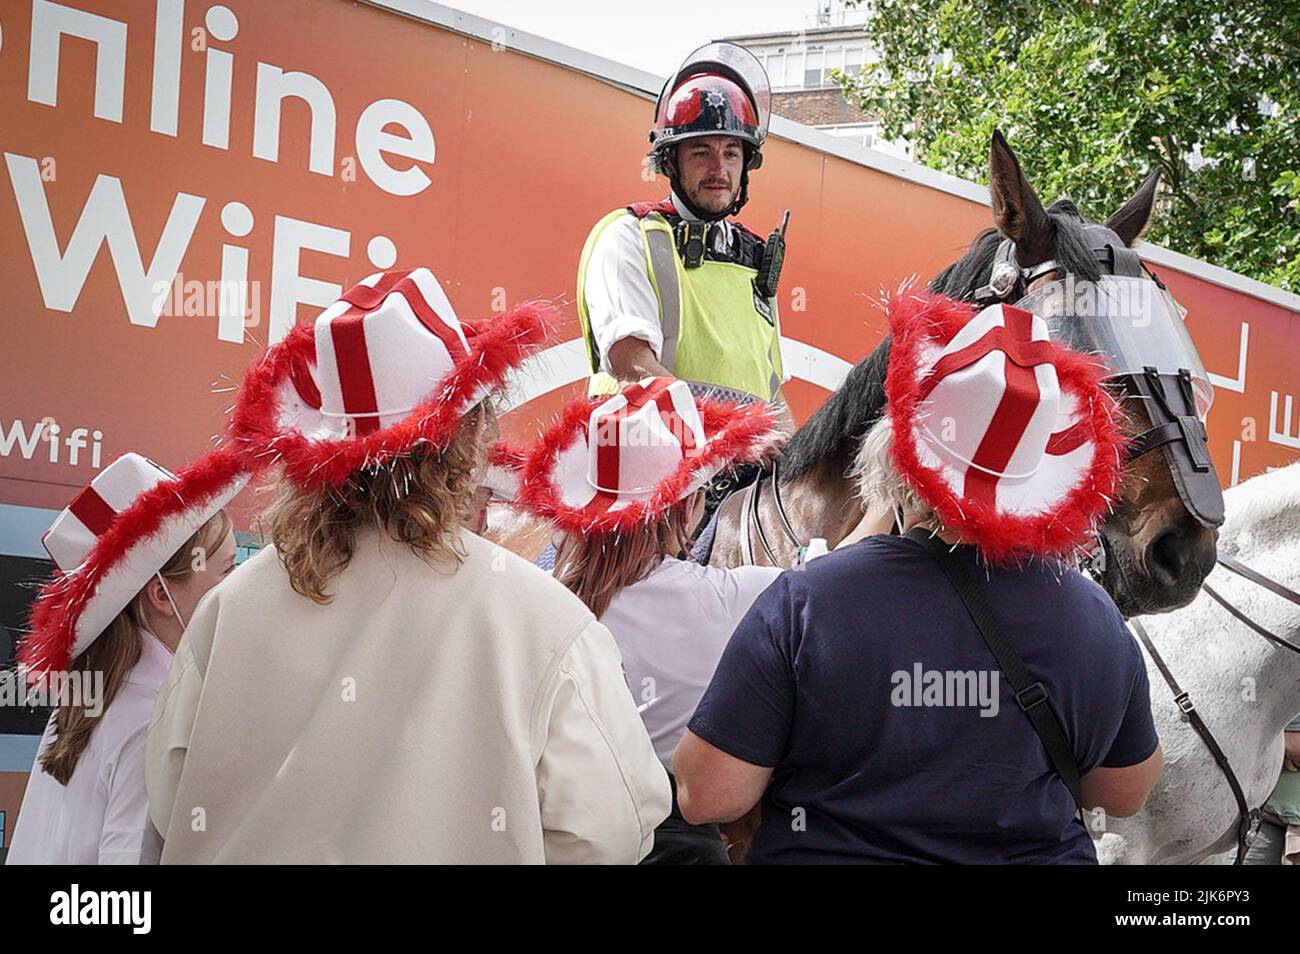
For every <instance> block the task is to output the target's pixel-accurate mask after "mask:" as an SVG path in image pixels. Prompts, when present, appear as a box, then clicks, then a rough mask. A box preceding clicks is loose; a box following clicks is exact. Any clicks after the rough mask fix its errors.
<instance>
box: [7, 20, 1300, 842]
mask: <svg viewBox="0 0 1300 954" xmlns="http://www.w3.org/2000/svg"><path fill="white" fill-rule="evenodd" d="M683 52H685V50H683ZM657 88H658V81H657V80H656V79H655V78H654V77H649V76H646V75H645V74H641V73H638V72H637V71H634V70H630V69H627V68H625V67H620V66H618V64H613V63H610V62H608V61H605V60H601V59H600V58H599V57H597V56H595V55H593V54H590V53H584V52H581V51H577V50H571V49H567V48H564V47H561V46H558V45H557V44H554V43H550V42H549V41H544V40H540V39H537V38H534V37H528V36H526V35H523V34H519V33H516V32H515V31H512V30H510V29H509V28H507V27H503V26H501V25H498V24H491V23H488V22H487V21H483V20H479V19H476V18H473V17H466V16H463V15H460V14H457V13H456V12H455V11H452V10H449V9H447V8H445V7H439V6H437V5H435V4H431V3H423V2H421V3H416V2H412V0H391V2H389V3H375V4H367V3H356V2H351V0H277V2H275V3H267V2H263V0H223V2H221V3H207V2H199V0H65V2H54V0H22V2H20V0H6V3H5V4H4V6H3V8H0V139H2V145H3V152H4V169H3V170H2V171H0V179H2V180H3V183H2V184H0V226H2V227H0V262H3V266H2V267H3V270H4V277H5V285H6V287H7V288H8V289H9V291H8V293H7V295H8V298H7V302H6V307H5V309H4V317H3V323H4V324H3V328H4V337H3V341H4V352H3V359H2V360H3V378H2V379H0V591H2V592H3V594H4V597H3V599H4V602H3V604H2V605H0V608H2V610H3V624H4V629H5V633H6V634H7V636H6V641H7V644H4V643H0V661H3V659H4V658H7V657H8V655H9V652H10V651H11V650H12V643H13V640H14V638H15V637H16V636H17V634H18V633H19V632H20V631H21V628H22V625H23V612H24V609H25V606H26V601H27V600H28V599H29V598H30V590H29V589H25V588H23V587H22V586H21V585H20V584H21V583H22V582H24V581H27V580H30V579H32V578H34V577H39V576H40V575H41V574H42V573H43V572H45V571H46V569H47V566H48V565H47V564H45V563H43V562H42V561H41V557H42V556H43V553H42V551H41V549H40V545H39V536H40V533H41V532H42V531H43V530H44V529H45V527H46V526H48V524H49V522H50V520H51V519H52V517H53V515H54V512H55V511H56V510H57V509H58V508H61V507H62V506H64V505H65V504H66V503H67V502H68V501H69V499H70V498H71V497H72V495H73V494H74V493H75V492H76V491H77V490H78V489H79V488H80V487H82V486H84V485H85V483H86V482H87V481H88V480H89V479H90V477H91V476H92V475H93V474H94V473H95V471H96V470H97V469H98V468H99V467H101V466H103V465H104V464H107V463H108V462H109V461H111V460H113V459H114V458H116V457H117V456H118V455H120V454H122V453H124V452H125V451H128V450H134V451H138V452H140V453H142V454H145V455H147V456H149V457H151V458H153V459H154V460H157V461H158V462H160V463H162V464H164V465H165V466H171V467H175V466H179V465H180V464H182V463H183V462H184V461H186V460H187V459H189V458H190V457H192V456H194V455H196V454H197V453H199V452H201V451H203V450H205V449H206V448H208V447H209V446H211V445H212V444H213V442H214V441H216V440H217V439H218V435H219V434H220V433H221V430H222V427H223V423H224V416H225V411H226V408H227V407H228V406H229V405H230V403H231V391H232V389H233V388H234V387H235V385H236V383H237V381H238V380H239V377H240V375H241V373H242V370H243V369H244V367H245V366H246V365H247V364H248V363H249V361H250V360H251V359H252V358H253V356H254V355H255V354H256V353H257V352H258V349H259V348H260V347H261V346H263V345H265V344H266V343H268V342H271V341H275V340H278V339H280V338H281V337H283V335H284V334H285V333H286V331H287V329H289V328H290V327H292V326H293V324H294V323H295V322H299V321H303V320H307V319H308V318H310V317H311V316H312V315H313V314H314V313H315V312H316V311H318V310H320V309H321V308H322V307H323V306H324V305H326V304H328V303H330V302H331V301H332V300H333V299H334V298H335V297H336V296H337V295H338V294H339V292H340V291H342V290H343V289H344V288H346V287H347V286H349V285H350V284H352V283H354V282H355V281H357V280H358V279H360V278H362V277H364V276H366V275H368V274H370V273H372V272H374V271H376V270H379V269H383V268H388V267H390V266H398V267H410V266H414V265H421V264H423V265H428V266H429V267H430V268H431V269H432V270H433V272H434V274H435V275H437V276H438V278H439V279H440V281H441V282H442V283H443V285H444V287H445V289H446V291H447V294H448V296H449V298H450V300H451V301H452V303H453V305H454V307H455V308H456V310H457V312H458V313H459V314H460V316H461V317H463V318H479V317H484V316H488V315H490V314H492V313H494V312H499V311H502V310H504V309H505V308H506V307H508V306H510V305H511V304H514V303H517V302H519V301H522V300H525V299H545V300H549V301H551V302H553V303H555V304H556V305H557V306H558V308H559V310H560V313H561V315H562V316H563V322H562V323H561V326H560V333H559V335H558V336H557V338H556V341H555V343H554V346H553V347H552V348H550V349H548V350H547V351H546V352H545V353H544V354H542V355H541V356H539V357H538V358H536V359H534V361H533V363H532V364H531V365H530V367H529V368H528V369H527V371H526V373H525V374H524V375H522V376H521V379H520V381H519V382H518V387H517V393H516V395H515V399H516V403H517V404H518V406H519V407H518V410H517V411H516V412H515V413H514V415H513V416H512V419H511V421H510V424H509V426H510V428H511V429H512V430H513V431H515V432H516V433H523V432H526V431H528V430H529V429H530V428H532V427H533V426H535V424H536V422H537V421H539V420H540V419H542V418H544V417H546V416H548V415H549V414H550V413H552V412H553V411H554V409H555V408H556V407H557V406H558V404H559V402H560V401H561V400H563V399H564V398H566V397H567V396H569V395H570V394H572V393H573V392H574V390H575V389H576V388H578V387H579V386H580V384H579V382H580V381H581V380H582V379H583V378H584V377H585V373H586V369H585V364H584V361H585V358H584V352H583V349H582V347H581V345H580V343H578V342H577V341H576V338H577V334H578V327H577V317H576V313H575V310H574V308H573V306H572V301H573V296H574V279H575V273H576V268H577V261H578V255H579V252H580V250H581V248H582V244H583V241H584V239H585V238H586V235H587V233H588V231H589V230H590V228H591V227H592V225H593V224H594V223H595V222H596V221H597V220H598V218H599V217H601V216H602V215H603V214H605V213H606V212H608V211H609V210H611V209H614V208H617V207H619V206H622V205H626V204H628V203H629V202H633V201H638V200H645V199H654V198H659V197H661V196H662V194H663V193H664V191H665V186H664V184H663V182H662V181H656V180H655V179H654V178H653V177H652V176H650V175H649V174H648V173H647V172H646V165H645V162H644V156H645V150H646V129H647V125H648V123H649V120H650V112H651V104H650V102H649V100H648V99H647V97H648V96H649V95H652V94H653V92H655V91H657ZM773 133H774V136H773V139H772V141H771V142H770V145H769V146H768V148H767V149H766V150H765V153H766V161H765V163H764V165H763V168H762V169H761V170H760V171H759V172H757V173H756V174H755V176H754V179H753V182H752V187H751V194H752V199H751V202H750V204H749V206H748V207H747V208H746V210H745V214H744V216H743V218H744V220H745V222H746V223H747V224H748V225H750V226H751V227H752V228H753V229H754V230H756V231H759V232H761V233H764V234H765V233H766V232H767V231H768V230H770V229H771V228H772V227H773V226H774V225H775V224H776V223H777V222H778V221H779V219H780V215H781V213H782V212H783V211H784V210H785V209H790V210H791V213H792V214H791V224H790V230H789V243H790V245H789V252H788V255H787V260H786V267H785V272H784V275H783V280H782V286H783V287H782V291H781V295H782V299H781V309H782V331H783V335H784V339H785V341H784V345H785V352H786V366H787V369H788V370H790V371H792V372H793V374H794V376H795V380H794V381H793V382H791V384H790V385H788V386H787V393H788V395H789V397H790V399H791V402H792V404H793V406H794V410H795V412H796V417H797V418H799V419H802V418H804V417H806V416H807V415H808V414H809V413H810V412H811V411H812V410H813V409H814V408H815V407H816V406H817V405H818V403H819V402H820V401H822V400H823V399H824V398H825V397H826V395H827V393H828V389H830V388H833V387H834V386H835V385H836V384H837V383H838V381H839V380H840V379H841V377H842V376H843V374H844V372H845V371H846V370H847V368H848V367H849V366H850V364H851V363H852V362H854V361H856V360H858V359H859V358H861V357H862V356H863V355H865V354H866V353H868V352H869V351H870V350H871V349H872V348H873V347H874V346H875V344H876V343H877V342H878V340H879V339H880V336H881V335H882V333H883V322H882V319H881V316H880V314H879V313H878V311H877V310H876V309H875V307H874V306H873V304H872V301H873V300H874V299H875V298H877V297H878V296H879V294H880V293H881V292H882V291H883V290H888V289H893V288H896V287H898V285H899V284H900V283H901V282H903V281H905V280H907V279H909V278H910V277H912V276H917V277H919V278H920V279H921V280H922V281H924V280H925V279H927V278H929V277H930V276H931V275H933V274H934V273H935V272H937V271H938V270H939V269H940V268H941V267H942V266H944V265H945V264H947V263H948V262H950V261H952V260H953V259H955V258H957V257H958V256H959V255H960V254H961V253H962V252H963V251H964V249H965V247H966V245H967V244H968V243H969V241H970V240H971V239H972V238H973V237H974V235H975V234H976V233H977V232H978V231H979V230H980V229H982V228H985V227H987V226H988V225H989V224H990V215H989V209H988V206H987V204H986V196H985V194H984V191H983V190H982V189H981V188H979V187H977V186H975V185H973V184H970V183H964V182H959V181H957V180H953V179H949V178H947V177H944V176H941V175H939V174H937V173H934V172H932V171H930V170H927V169H922V168H920V167H916V166H913V165H910V164H908V163H906V162H903V161H901V160H896V159H891V158H889V157H885V156H882V155H880V154H878V153H873V152H870V151H868V150H866V149H863V148H861V147H858V146H856V145H853V144H850V143H847V142H841V141H837V140H834V139H832V138H831V137H829V136H826V135H824V134H821V133H818V132H816V131H814V130H810V129H807V128H805V127H801V126H798V125H796V124H793V123H790V122H785V121H782V120H779V119H778V120H775V121H774V124H773ZM1029 172H1030V174H1031V176H1032V170H1029ZM1134 185H1135V186H1136V182H1135V183H1134ZM1087 211H1089V212H1090V213H1091V214H1092V215H1093V216H1094V217H1098V218H1103V217H1104V216H1105V215H1106V214H1108V213H1109V212H1110V211H1112V210H1109V209H1093V210H1087ZM1143 252H1144V255H1145V256H1146V257H1147V258H1148V260H1149V261H1150V262H1151V263H1152V264H1153V265H1154V267H1155V268H1156V269H1157V271H1158V272H1159V273H1160V275H1161V277H1162V278H1164V279H1165V280H1166V281H1167V282H1168V284H1169V285H1170V287H1171V288H1172V290H1173V292H1174V293H1175V295H1176V296H1177V297H1178V298H1179V300H1180V301H1181V302H1182V303H1183V304H1184V305H1185V306H1186V307H1187V308H1188V309H1189V313H1188V316H1187V323H1188V326H1189V327H1190V329H1191V332H1192V335H1193V337H1194V339H1195V340H1196V342H1197V344H1198V346H1199V348H1200V351H1201V353H1202V356H1203V358H1204V361H1205V364H1206V366H1207V367H1208V368H1209V370H1210V371H1211V372H1212V373H1213V374H1214V376H1215V383H1216V385H1217V386H1218V393H1217V399H1216V402H1215V404H1214V407H1213V409H1212V411H1211V413H1210V419H1209V430H1210V435H1211V448H1212V451H1213V454H1214V457H1215V461H1216V464H1217V466H1218V468H1219V473H1220V475H1221V476H1222V477H1223V478H1224V480H1225V482H1236V481H1237V480H1239V479H1245V478H1246V477H1248V476H1249V475H1251V474H1253V473H1256V472H1259V471H1261V470H1263V469H1264V468H1266V467H1270V466H1278V465H1281V464H1285V463H1287V462H1289V461H1291V460H1293V459H1295V458H1296V457H1297V455H1300V297H1297V296H1293V295H1288V294H1286V293H1283V292H1280V291H1277V290H1276V289H1269V288H1267V287H1266V286H1263V285H1260V284H1259V283H1256V282H1252V281H1250V280H1248V279H1244V278H1242V277H1241V276H1236V275H1233V274H1232V273H1230V272H1226V271H1223V270H1221V269H1216V268H1212V267H1210V266H1206V265H1204V264H1203V263H1200V262H1196V261H1194V260H1191V259H1187V258H1184V257H1183V256H1180V255H1177V254H1176V253H1173V252H1169V251H1167V250H1163V249H1157V248H1151V247H1147V248H1144V250H1143ZM39 730H40V724H39V720H37V719H36V718H35V717H25V718H24V717H20V716H18V715H14V714H13V713H7V712H6V710H4V709H0V812H7V813H9V818H10V825H9V828H5V825H4V823H3V820H0V845H2V844H4V843H5V840H6V839H7V832H8V831H9V830H11V828H12V813H13V812H14V811H15V810H16V806H17V800H18V799H19V798H20V796H21V790H22V785H23V783H24V780H25V774H24V773H25V771H26V767H27V766H30V763H31V755H32V753H33V752H34V743H33V740H34V737H35V736H34V734H33V733H38V732H39Z"/></svg>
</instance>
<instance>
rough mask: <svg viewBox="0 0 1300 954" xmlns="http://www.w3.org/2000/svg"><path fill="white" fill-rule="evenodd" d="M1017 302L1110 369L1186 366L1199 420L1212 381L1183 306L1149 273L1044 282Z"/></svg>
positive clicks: (1169, 369) (1174, 370)
mask: <svg viewBox="0 0 1300 954" xmlns="http://www.w3.org/2000/svg"><path fill="white" fill-rule="evenodd" d="M1016 307H1018V308H1023V309H1025V310H1026V311H1030V312H1033V313H1034V314H1035V315H1038V316H1039V317H1041V318H1042V319H1043V320H1044V321H1046V322H1047V327H1048V329H1049V331H1050V333H1051V335H1052V337H1053V338H1054V339H1056V340H1057V341H1059V342H1061V343H1062V344H1064V345H1066V346H1068V347H1070V348H1073V349H1074V350H1076V351H1082V352H1084V353H1085V354H1095V355H1099V356H1100V357H1101V358H1103V359H1104V360H1105V361H1106V364H1107V365H1108V366H1109V367H1110V370H1111V373H1112V374H1115V375H1121V374H1141V373H1142V372H1143V370H1144V369H1146V368H1155V369H1156V370H1157V371H1160V372H1162V373H1167V374H1177V373H1178V372H1179V371H1181V370H1184V369H1185V370H1187V371H1188V372H1189V373H1190V375H1191V379H1192V392H1193V394H1194V395H1195V397H1196V412H1197V414H1198V415H1200V418H1201V420H1205V415H1206V414H1207V413H1208V412H1209V410H1210V405H1211V404H1212V403H1213V401H1214V386H1213V385H1212V384H1210V376H1209V375H1208V374H1207V373H1206V371H1205V365H1204V364H1202V363H1201V356H1200V355H1199V354H1198V353H1197V351H1196V345H1195V344H1193V343H1192V336H1191V335H1190V334H1188V332H1187V326H1186V325H1185V324H1184V323H1183V316H1184V315H1185V314H1186V309H1185V308H1183V307H1182V306H1181V305H1179V304H1178V302H1177V301H1175V300H1174V297H1173V296H1172V295H1170V294H1169V292H1168V290H1167V289H1164V288H1161V287H1160V286H1159V285H1157V284H1156V283H1155V282H1154V281H1151V280H1150V279H1148V278H1130V277H1125V276H1119V275H1106V276H1103V277H1102V278H1101V280H1100V281H1096V282H1087V281H1076V280H1074V279H1073V278H1069V279H1067V280H1066V281H1056V282H1049V283H1048V284H1046V285H1043V286H1042V287H1040V288H1037V289H1035V290H1034V291H1032V292H1030V293H1029V294H1028V295H1026V296H1025V297H1024V298H1022V299H1020V301H1018V302H1016Z"/></svg>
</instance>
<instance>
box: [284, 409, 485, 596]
mask: <svg viewBox="0 0 1300 954" xmlns="http://www.w3.org/2000/svg"><path fill="white" fill-rule="evenodd" d="M485 414H489V415H490V414H491V410H490V409H489V408H487V406H486V405H482V404H480V405H478V406H476V407H475V408H474V409H473V410H471V411H470V412H469V413H468V414H466V415H465V418H464V420H463V421H462V422H461V425H460V428H459V429H458V430H457V431H456V433H455V435H454V436H453V437H452V438H451V441H450V442H449V443H448V445H447V447H446V448H445V449H443V450H441V451H439V450H437V449H435V448H432V447H420V448H416V449H414V450H412V451H411V452H410V453H408V454H406V455H404V456H401V457H397V458H394V459H392V460H389V461H386V462H384V463H382V464H378V465H376V466H374V467H368V468H365V469H363V470H358V471H356V472H354V473H353V474H352V475H351V476H349V477H348V479H347V480H345V481H344V482H343V483H342V484H341V485H340V486H338V487H335V488H333V489H326V490H303V489H302V488H300V487H298V486H296V485H295V484H293V483H292V482H291V481H288V480H286V479H284V478H281V480H280V482H279V499H278V500H276V502H275V503H274V504H273V505H272V507H271V509H270V512H269V513H268V520H269V522H270V525H271V540H272V542H273V543H274V544H275V548H276V550H277V551H278V553H279V556H280V563H281V564H282V565H283V566H284V569H285V572H287V573H288V574H289V583H290V585H291V586H292V587H293V588H294V590H295V591H297V592H298V593H300V594H302V595H303V596H305V597H307V598H308V599H310V600H312V601H313V602H316V603H320V604H322V605H323V604H327V603H329V602H330V599H331V597H330V596H329V595H327V594H326V592H325V587H326V584H328V583H329V581H330V579H331V578H333V577H334V576H335V575H336V574H338V573H340V572H342V571H343V570H344V569H346V568H347V565H348V564H349V563H350V562H351V561H352V555H353V553H354V551H355V548H356V538H357V532H358V531H359V530H361V529H363V528H366V527H375V528H377V529H379V530H380V531H381V532H383V533H385V534H387V535H388V536H389V537H391V538H392V539H393V540H396V541H397V542H399V543H404V544H406V545H407V546H409V547H410V548H411V549H412V550H414V551H416V553H418V554H419V555H420V556H422V557H424V558H425V559H427V560H430V561H434V560H439V559H444V560H448V561H450V562H451V563H452V564H453V565H455V566H459V565H460V561H461V558H462V554H461V553H459V552H457V550H456V548H455V544H454V540H453V538H452V537H451V534H454V532H455V529H456V527H457V525H458V524H460V523H461V522H462V521H464V520H466V519H468V518H469V517H470V515H471V514H470V504H471V501H472V499H473V497H474V492H475V491H476V490H477V489H478V471H479V468H480V466H481V465H482V463H483V461H484V460H485V459H486V455H487V449H486V446H485V442H484V440H483V437H482V434H481V432H480V428H479V426H478V425H479V422H480V419H481V418H482V417H483V415H485Z"/></svg>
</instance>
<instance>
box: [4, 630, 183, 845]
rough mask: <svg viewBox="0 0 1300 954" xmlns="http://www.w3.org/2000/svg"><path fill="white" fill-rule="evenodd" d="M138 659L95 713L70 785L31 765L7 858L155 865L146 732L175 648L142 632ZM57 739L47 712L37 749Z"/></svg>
mask: <svg viewBox="0 0 1300 954" xmlns="http://www.w3.org/2000/svg"><path fill="white" fill-rule="evenodd" d="M140 644H141V645H140V658H139V660H137V661H136V664H135V666H134V667H132V669H131V671H130V672H129V673H127V676H126V681H125V682H123V684H122V686H121V688H120V689H118V692H117V698H115V699H114V700H113V703H112V705H110V706H109V707H108V708H107V709H106V710H105V711H104V713H103V715H102V716H100V718H99V725H97V726H96V727H95V731H94V732H92V733H91V735H90V742H89V743H87V745H86V748H85V749H84V750H83V751H82V753H81V758H79V759H78V760H77V767H76V768H75V769H73V771H72V777H71V778H70V779H68V784H67V785H60V784H59V783H58V782H57V781H56V780H55V779H54V777H53V776H52V775H49V774H47V773H46V772H44V771H43V770H42V769H41V766H40V761H39V756H38V760H37V762H36V764H34V765H33V766H32V774H31V776H30V778H29V779H28V782H27V792H26V794H25V795H24V796H23V801H22V806H21V808H20V809H19V811H18V825H17V827H16V829H15V830H14V838H13V843H12V845H11V846H10V848H9V856H8V858H7V860H6V864H11V865H94V864H101V865H136V864H157V863H158V858H159V855H160V854H161V853H162V839H161V837H160V836H159V835H158V832H157V831H155V830H154V827H153V824H152V823H151V822H150V821H149V800H148V797H147V796H146V795H145V787H144V759H145V733H146V731H147V729H148V728H149V717H150V715H151V714H152V713H153V706H154V699H155V697H156V696H157V695H158V688H159V686H161V685H162V682H163V678H164V677H165V676H166V675H167V668H168V667H169V666H170V665H171V662H172V652H171V650H170V649H168V648H167V647H166V646H164V645H163V644H162V643H161V642H159V641H158V638H157V637H155V636H154V635H153V634H152V633H149V632H147V631H145V630H141V631H140ZM53 737H54V716H53V715H51V716H50V721H49V724H48V725H46V727H45V735H44V736H43V737H42V738H41V747H40V751H42V752H43V751H45V747H46V746H47V745H49V744H50V742H51V740H52V739H53Z"/></svg>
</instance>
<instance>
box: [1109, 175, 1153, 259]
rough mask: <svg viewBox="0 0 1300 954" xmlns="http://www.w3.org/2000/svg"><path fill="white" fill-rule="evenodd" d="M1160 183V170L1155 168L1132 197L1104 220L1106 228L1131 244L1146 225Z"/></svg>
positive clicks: (1126, 243)
mask: <svg viewBox="0 0 1300 954" xmlns="http://www.w3.org/2000/svg"><path fill="white" fill-rule="evenodd" d="M1159 185H1160V170H1159V169H1156V170H1155V171H1154V172H1152V173H1151V174H1150V175H1149V176H1147V177H1146V181H1144V182H1143V183H1142V184H1141V185H1140V186H1138V190H1137V192H1135V193H1133V197H1132V198H1131V199H1129V200H1128V201H1127V202H1125V203H1124V204H1123V205H1121V206H1120V207H1119V209H1118V210H1117V211H1116V212H1115V214H1114V215H1112V216H1111V217H1110V218H1108V219H1107V220H1106V228H1108V229H1110V230H1111V231H1112V232H1114V233H1115V234H1116V235H1118V236H1119V237H1120V238H1122V239H1123V240H1124V244H1125V245H1132V244H1133V243H1134V242H1135V241H1137V237H1138V236H1139V235H1141V234H1142V231H1143V230H1144V229H1145V228H1146V227H1147V220H1148V219H1150V218H1151V207H1152V206H1153V205H1155V201H1156V189H1157V188H1158V187H1159Z"/></svg>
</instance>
